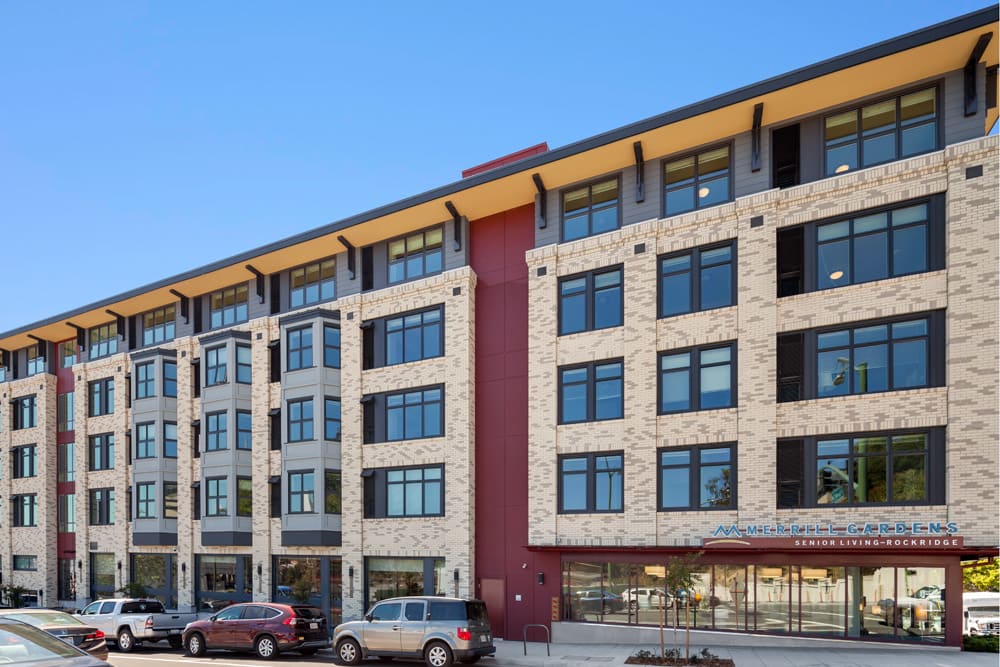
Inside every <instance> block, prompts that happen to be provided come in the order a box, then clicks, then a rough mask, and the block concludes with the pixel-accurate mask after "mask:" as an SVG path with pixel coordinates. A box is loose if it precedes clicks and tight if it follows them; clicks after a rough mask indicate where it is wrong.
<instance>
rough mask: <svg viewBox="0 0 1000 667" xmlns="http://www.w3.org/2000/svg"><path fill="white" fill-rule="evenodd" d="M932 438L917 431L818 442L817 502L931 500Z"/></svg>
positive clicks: (859, 502)
mask: <svg viewBox="0 0 1000 667" xmlns="http://www.w3.org/2000/svg"><path fill="white" fill-rule="evenodd" d="M927 456H928V448H927V436H926V434H923V433H914V434H906V435H894V436H872V437H859V438H844V439H836V440H819V441H817V442H816V504H817V505H828V504H849V505H857V504H867V503H886V502H894V503H906V502H921V501H926V499H927V497H928V493H927Z"/></svg>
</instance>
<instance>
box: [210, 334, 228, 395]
mask: <svg viewBox="0 0 1000 667" xmlns="http://www.w3.org/2000/svg"><path fill="white" fill-rule="evenodd" d="M204 357H205V386H206V387H218V386H219V385H223V384H227V383H228V382H229V368H228V366H229V358H228V357H229V348H228V346H227V345H225V344H223V345H216V346H214V347H208V348H205V351H204Z"/></svg>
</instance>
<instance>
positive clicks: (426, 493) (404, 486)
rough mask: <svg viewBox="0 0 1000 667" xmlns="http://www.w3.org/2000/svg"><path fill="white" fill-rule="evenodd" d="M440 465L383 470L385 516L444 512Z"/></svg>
mask: <svg viewBox="0 0 1000 667" xmlns="http://www.w3.org/2000/svg"><path fill="white" fill-rule="evenodd" d="M443 472H444V471H443V468H442V467H441V466H427V467H424V468H402V469H398V470H387V471H386V514H387V515H388V516H441V515H442V514H444V484H443V483H442V476H443Z"/></svg>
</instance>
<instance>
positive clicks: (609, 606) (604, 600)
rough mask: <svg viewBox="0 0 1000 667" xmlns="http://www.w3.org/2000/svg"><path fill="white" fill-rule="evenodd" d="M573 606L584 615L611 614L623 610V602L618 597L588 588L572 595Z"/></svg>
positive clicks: (609, 592)
mask: <svg viewBox="0 0 1000 667" xmlns="http://www.w3.org/2000/svg"><path fill="white" fill-rule="evenodd" d="M572 604H573V605H575V606H576V608H577V609H578V610H579V611H580V612H581V613H585V614H613V613H615V612H619V611H622V610H623V609H625V601H624V600H622V597H621V596H620V595H615V594H614V593H612V592H611V591H602V590H601V589H600V588H588V589H586V590H582V591H577V592H576V593H574V595H573V602H572Z"/></svg>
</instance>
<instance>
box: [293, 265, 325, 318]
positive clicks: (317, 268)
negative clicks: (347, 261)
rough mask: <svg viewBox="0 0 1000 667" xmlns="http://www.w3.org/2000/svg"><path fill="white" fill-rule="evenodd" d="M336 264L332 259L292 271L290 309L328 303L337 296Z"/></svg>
mask: <svg viewBox="0 0 1000 667" xmlns="http://www.w3.org/2000/svg"><path fill="white" fill-rule="evenodd" d="M336 268H337V267H336V263H335V261H334V260H333V259H325V260H323V261H322V262H316V263H315V264H309V265H308V266H302V267H299V268H297V269H292V270H291V272H290V274H289V279H290V280H291V294H290V302H291V307H292V308H300V307H302V306H305V305H308V304H311V303H319V302H321V301H329V300H330V299H333V298H334V297H335V296H336V295H337V280H336V278H337V276H336Z"/></svg>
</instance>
